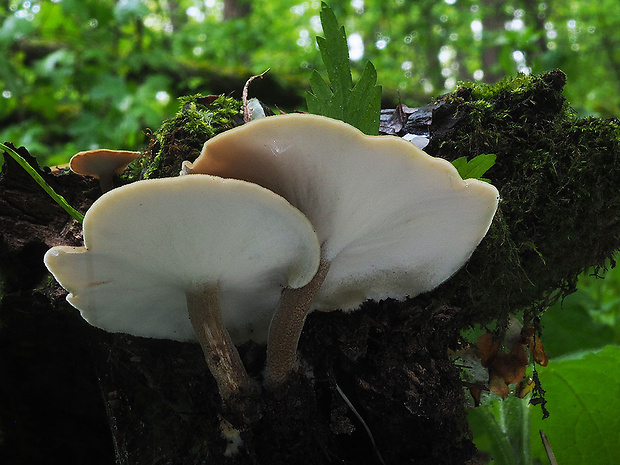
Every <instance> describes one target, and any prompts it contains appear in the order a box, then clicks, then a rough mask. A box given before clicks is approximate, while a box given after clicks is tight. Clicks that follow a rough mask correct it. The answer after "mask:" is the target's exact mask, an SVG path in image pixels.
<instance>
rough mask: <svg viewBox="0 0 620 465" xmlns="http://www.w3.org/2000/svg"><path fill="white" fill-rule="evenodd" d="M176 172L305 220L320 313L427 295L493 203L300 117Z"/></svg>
mask: <svg viewBox="0 0 620 465" xmlns="http://www.w3.org/2000/svg"><path fill="white" fill-rule="evenodd" d="M184 168H185V171H186V172H188V173H208V174H213V175H217V176H223V177H227V178H236V179H243V180H246V181H249V182H253V183H257V184H260V185H261V186H264V187H266V188H268V189H271V190H272V191H274V192H276V193H277V194H279V195H281V196H283V197H284V198H286V199H287V200H288V201H289V202H290V203H291V204H293V205H294V206H296V207H297V208H298V209H299V210H301V211H302V212H303V213H304V214H305V215H306V216H307V217H308V218H309V219H310V221H311V222H312V224H313V225H314V228H315V230H316V232H317V235H318V237H319V241H320V242H321V245H322V259H323V260H324V261H325V262H326V263H327V264H328V266H329V271H328V272H327V275H326V278H325V281H324V282H323V284H322V286H321V288H320V290H319V291H318V294H317V295H316V296H315V297H314V300H313V303H312V308H314V309H320V310H330V309H335V308H342V309H354V308H357V307H358V306H359V305H360V304H361V303H362V302H363V301H365V300H367V299H375V300H379V299H383V298H387V297H392V298H397V299H403V298H405V297H407V296H411V297H413V296H415V295H417V294H419V293H422V292H426V291H429V290H431V289H433V288H434V287H436V286H437V285H439V284H440V283H442V282H443V281H445V280H446V279H448V278H449V277H450V276H452V275H453V274H454V273H455V272H456V271H457V270H458V269H459V268H460V267H461V266H463V264H464V263H465V262H466V261H467V259H468V258H469V257H470V255H471V254H472V252H473V250H474V249H475V248H476V246H477V245H478V244H479V242H480V241H481V239H482V238H483V237H484V235H485V234H486V232H487V230H488V228H489V226H490V224H491V220H492V218H493V216H494V214H495V211H496V208H497V204H498V198H499V194H498V191H497V189H496V188H495V187H493V186H492V185H491V184H488V183H485V182H482V181H478V180H471V179H469V180H463V179H461V177H460V176H459V174H458V172H457V170H456V169H455V168H454V167H453V166H452V165H451V164H450V163H449V162H447V161H446V160H443V159H440V158H434V157H431V156H430V155H428V154H426V153H424V152H423V151H422V150H420V149H418V148H417V147H416V146H414V145H413V144H411V143H410V142H407V141H405V140H402V139H400V138H397V137H391V136H367V135H364V134H363V133H361V132H360V131H358V130H357V129H355V128H354V127H352V126H350V125H348V124H345V123H343V122H341V121H337V120H333V119H330V118H325V117H322V116H316V115H307V114H290V115H282V116H274V117H268V118H261V119H258V120H256V121H252V122H250V123H248V124H245V125H243V126H241V127H238V128H235V129H232V130H230V131H227V132H224V133H222V134H220V135H218V136H216V137H214V138H212V139H210V140H209V141H207V142H206V143H205V145H204V147H203V151H202V154H201V155H200V157H199V158H198V159H196V161H195V162H194V163H193V164H191V163H188V162H185V167H184Z"/></svg>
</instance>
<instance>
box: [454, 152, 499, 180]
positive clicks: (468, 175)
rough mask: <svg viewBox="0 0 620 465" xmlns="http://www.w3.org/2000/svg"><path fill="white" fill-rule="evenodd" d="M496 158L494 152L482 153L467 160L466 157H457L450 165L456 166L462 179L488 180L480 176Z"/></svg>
mask: <svg viewBox="0 0 620 465" xmlns="http://www.w3.org/2000/svg"><path fill="white" fill-rule="evenodd" d="M496 158H497V156H496V155H494V154H482V155H478V156H477V157H474V158H472V159H471V160H469V161H467V158H465V157H461V158H457V159H456V160H454V161H453V162H452V166H454V167H455V168H456V170H457V171H458V172H459V174H460V175H461V177H462V178H463V179H479V180H481V181H486V182H489V180H488V179H485V178H483V177H482V175H483V174H484V173H486V172H487V171H488V170H489V169H490V168H491V167H492V166H493V165H494V164H495V159H496Z"/></svg>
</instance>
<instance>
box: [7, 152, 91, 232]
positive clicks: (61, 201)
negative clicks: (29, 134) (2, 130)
mask: <svg viewBox="0 0 620 465" xmlns="http://www.w3.org/2000/svg"><path fill="white" fill-rule="evenodd" d="M0 149H2V150H4V151H5V153H8V154H9V156H10V157H11V158H12V159H13V160H15V161H16V162H17V163H18V164H19V166H21V167H22V168H23V169H24V170H26V172H27V173H28V174H29V175H30V177H32V179H34V180H35V181H36V183H37V184H38V185H39V186H41V187H42V188H43V190H44V191H45V192H47V194H48V195H49V196H50V197H51V198H52V199H54V200H55V201H56V203H57V204H58V205H60V206H61V207H62V208H63V209H64V210H65V211H66V212H67V213H68V214H69V215H71V216H72V217H73V218H75V219H76V220H77V221H79V222H80V223H82V222H83V221H84V215H82V214H81V213H80V212H79V211H77V210H76V209H75V208H73V207H72V206H71V205H69V202H67V201H66V199H65V198H64V197H63V196H62V195H60V194H57V193H56V191H55V190H54V189H52V187H51V186H50V185H49V184H48V183H46V182H45V179H43V178H42V177H41V175H40V174H39V173H37V171H36V170H35V169H34V168H33V167H32V166H30V163H28V162H27V161H26V160H25V159H24V157H22V156H21V155H20V154H19V153H17V152H16V151H15V150H13V149H12V148H10V147H8V146H6V145H4V144H2V143H0Z"/></svg>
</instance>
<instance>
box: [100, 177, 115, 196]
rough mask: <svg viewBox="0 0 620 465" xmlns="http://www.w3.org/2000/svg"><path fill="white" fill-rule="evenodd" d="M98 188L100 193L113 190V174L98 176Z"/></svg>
mask: <svg viewBox="0 0 620 465" xmlns="http://www.w3.org/2000/svg"><path fill="white" fill-rule="evenodd" d="M99 187H100V188H101V192H103V193H104V194H105V193H106V192H109V191H111V190H112V189H114V173H102V174H100V175H99Z"/></svg>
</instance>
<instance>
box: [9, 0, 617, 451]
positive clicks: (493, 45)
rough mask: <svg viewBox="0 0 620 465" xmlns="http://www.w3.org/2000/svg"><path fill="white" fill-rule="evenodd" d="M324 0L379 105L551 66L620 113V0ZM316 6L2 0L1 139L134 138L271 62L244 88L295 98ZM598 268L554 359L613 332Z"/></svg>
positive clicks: (609, 340)
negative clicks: (182, 100)
mask: <svg viewBox="0 0 620 465" xmlns="http://www.w3.org/2000/svg"><path fill="white" fill-rule="evenodd" d="M329 3H330V6H331V7H332V9H333V10H334V12H335V13H336V15H337V17H338V18H339V20H340V21H341V22H342V23H344V25H345V26H346V30H347V33H348V40H349V47H350V56H351V60H352V66H353V68H354V72H357V73H359V72H361V70H362V69H363V65H364V63H365V62H366V60H371V61H372V62H373V63H374V65H375V67H376V68H377V72H378V83H379V84H381V85H382V86H383V98H384V101H383V107H384V108H394V107H395V105H396V104H397V103H398V102H399V101H402V103H404V104H406V105H408V106H410V107H417V106H423V105H425V104H427V103H429V102H430V101H431V100H432V99H433V98H434V97H436V96H439V95H441V94H443V93H446V92H450V91H452V90H454V89H455V88H456V86H457V85H458V84H459V82H462V81H476V82H488V83H492V82H495V81H497V80H499V79H501V78H502V77H504V76H513V75H515V74H516V73H518V72H522V73H526V74H530V73H540V72H544V71H548V70H551V69H554V68H559V69H561V70H563V71H564V72H565V73H566V75H567V84H566V87H565V96H566V97H567V99H568V101H569V102H570V104H571V106H572V107H573V108H574V110H575V113H576V115H578V116H581V117H583V116H587V115H592V116H600V117H604V118H612V117H618V115H619V113H620V111H619V106H620V28H618V27H617V26H618V24H620V3H618V2H617V0H602V1H598V2H592V1H585V0H569V1H561V2H560V1H537V0H499V1H493V0H416V1H406V0H392V1H385V0H347V1H343V0H332V1H330V2H329ZM319 8H320V2H318V1H306V2H300V3H294V2H286V1H281V0H271V1H269V2H264V1H243V0H226V1H219V0H203V1H197V0H178V1H166V0H118V1H112V0H48V1H14V0H8V1H6V0H5V1H2V2H0V141H10V142H13V143H14V144H15V145H16V146H20V145H24V146H26V147H27V148H28V149H29V151H30V152H31V153H32V154H33V155H35V156H36V157H37V158H38V160H39V162H40V163H41V164H48V165H52V164H57V163H65V162H67V161H68V160H69V158H70V157H71V156H72V155H73V154H74V153H76V152H78V151H81V150H88V149H94V148H98V147H106V148H119V149H133V150H140V149H141V148H143V147H144V146H145V145H146V144H147V142H148V131H147V128H150V129H152V130H156V129H157V128H158V127H159V126H160V124H161V122H162V121H163V120H165V119H167V118H171V117H172V116H173V115H174V114H175V112H176V111H177V109H178V101H177V98H178V97H180V96H182V95H187V94H195V93H203V94H209V93H226V94H231V95H232V96H234V97H237V98H239V97H240V96H241V88H242V86H243V83H244V82H245V80H246V79H247V78H248V77H249V76H251V75H255V74H259V73H262V72H263V71H265V70H266V69H267V68H270V72H269V73H268V74H267V75H266V76H265V79H264V80H262V81H255V83H254V84H253V87H252V94H253V95H254V96H257V97H259V98H260V99H261V100H262V101H263V102H264V103H266V104H267V105H268V106H271V107H272V108H273V107H275V106H277V107H278V108H281V109H283V110H286V111H290V110H304V109H305V102H304V93H305V91H306V90H308V89H309V80H310V75H311V71H312V69H315V68H318V69H321V66H322V65H321V60H320V55H319V52H318V50H317V48H316V46H315V44H316V42H315V36H316V35H317V34H320V33H321V25H320V21H319V17H318V15H319ZM354 77H355V76H354ZM606 278H607V279H605V280H601V279H598V277H588V276H586V277H584V278H583V279H582V280H581V281H580V285H579V286H580V289H581V291H580V292H579V293H577V294H575V295H573V296H569V297H568V298H567V299H565V301H564V302H563V303H562V304H561V305H564V307H565V309H566V307H570V310H571V311H570V312H561V314H560V312H555V311H554V309H551V310H550V311H548V312H547V314H546V315H545V319H544V320H543V324H544V325H545V332H544V339H545V344H546V347H547V350H548V352H549V355H550V356H551V357H552V360H553V359H556V360H560V358H561V357H566V356H570V354H575V353H577V352H581V353H583V351H595V350H597V349H601V348H602V347H604V346H606V345H610V344H611V345H618V344H620V274H619V273H617V272H615V273H614V272H613V271H612V272H610V273H608V274H607V276H606ZM560 315H561V316H560ZM567 315H570V317H569V318H567ZM568 363H569V364H570V362H568ZM575 379H577V381H571V382H576V383H577V384H579V383H580V382H581V383H582V384H583V387H584V388H586V389H587V390H588V393H589V394H588V395H589V396H592V398H594V397H596V396H597V395H599V394H600V395H602V396H607V392H606V391H603V390H604V389H607V386H605V385H600V386H599V385H595V383H591V382H590V381H589V380H588V379H587V378H585V379H583V378H582V379H581V381H579V379H578V378H575ZM573 387H575V390H576V391H579V389H580V386H579V385H578V386H573ZM597 389H601V392H600V393H599V392H598V391H597ZM617 402H618V401H617V400H616V403H615V404H614V405H615V408H616V411H617V407H618V403H617ZM612 407H613V406H612ZM612 407H610V406H609V405H606V406H605V408H612ZM551 408H553V407H551ZM552 418H553V416H552ZM552 421H553V420H552ZM555 421H557V422H562V421H564V422H565V423H567V422H569V421H568V420H567V419H566V418H564V419H563V418H559V417H558V416H556V420H555ZM500 429H501V428H500ZM504 430H505V428H504ZM571 434H576V433H575V431H571ZM588 437H591V436H588ZM591 440H592V441H595V440H596V432H595V434H594V435H593V436H592V437H591ZM558 442H560V441H558V440H557V436H556V444H558ZM560 454H562V452H560ZM556 455H557V454H556ZM515 463H526V462H525V461H524V462H515ZM560 463H570V462H566V461H564V462H560ZM575 463H578V462H575ZM582 463H585V462H582Z"/></svg>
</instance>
